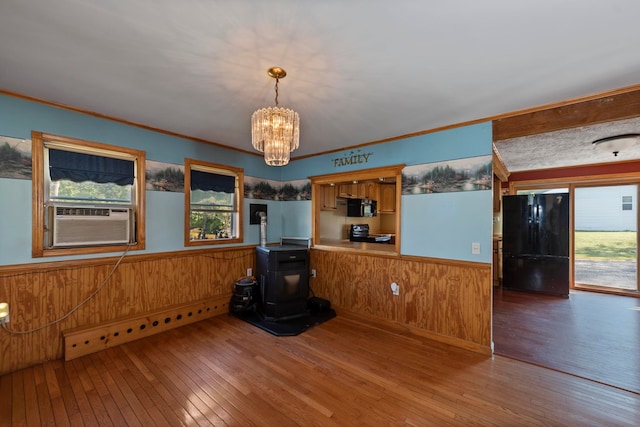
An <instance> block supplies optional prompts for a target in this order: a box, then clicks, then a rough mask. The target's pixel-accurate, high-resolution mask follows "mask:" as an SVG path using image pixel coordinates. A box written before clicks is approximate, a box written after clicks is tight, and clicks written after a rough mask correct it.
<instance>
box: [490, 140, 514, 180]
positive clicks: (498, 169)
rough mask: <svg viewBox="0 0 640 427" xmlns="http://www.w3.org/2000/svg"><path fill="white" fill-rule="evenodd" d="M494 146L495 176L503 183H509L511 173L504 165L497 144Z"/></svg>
mask: <svg viewBox="0 0 640 427" xmlns="http://www.w3.org/2000/svg"><path fill="white" fill-rule="evenodd" d="M491 145H492V152H493V155H492V160H493V174H494V175H495V176H497V177H498V179H499V180H500V181H501V182H506V181H509V174H510V172H509V171H508V170H507V165H505V164H504V160H502V156H501V155H500V153H499V152H498V149H497V148H496V144H491Z"/></svg>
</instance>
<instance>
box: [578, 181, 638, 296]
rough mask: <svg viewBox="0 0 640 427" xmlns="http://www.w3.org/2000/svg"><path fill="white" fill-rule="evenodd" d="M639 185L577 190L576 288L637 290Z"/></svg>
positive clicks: (581, 188) (579, 188) (580, 188)
mask: <svg viewBox="0 0 640 427" xmlns="http://www.w3.org/2000/svg"><path fill="white" fill-rule="evenodd" d="M637 200H638V185H635V184H633V185H610V186H600V187H576V188H575V222H574V224H575V225H574V236H575V237H574V238H575V240H574V242H575V244H574V254H575V263H574V265H575V279H574V282H575V284H576V286H578V287H579V286H581V285H585V286H589V287H593V286H597V287H604V288H612V289H621V290H625V291H629V290H631V291H636V290H638V282H637V267H638V264H637V257H638V245H637V242H638V237H637V232H638V227H637V223H638V221H637V218H638V211H637Z"/></svg>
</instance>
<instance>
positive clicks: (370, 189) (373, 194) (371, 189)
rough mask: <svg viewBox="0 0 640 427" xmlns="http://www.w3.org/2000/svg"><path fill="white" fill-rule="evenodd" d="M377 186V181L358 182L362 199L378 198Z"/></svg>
mask: <svg viewBox="0 0 640 427" xmlns="http://www.w3.org/2000/svg"><path fill="white" fill-rule="evenodd" d="M378 190H379V186H378V183H377V182H363V183H362V184H360V194H361V197H362V198H363V199H371V200H378V199H379V198H380V196H379V191H378Z"/></svg>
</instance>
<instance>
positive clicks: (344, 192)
mask: <svg viewBox="0 0 640 427" xmlns="http://www.w3.org/2000/svg"><path fill="white" fill-rule="evenodd" d="M339 187H340V189H339V192H340V197H358V184H353V183H343V184H340V185H339Z"/></svg>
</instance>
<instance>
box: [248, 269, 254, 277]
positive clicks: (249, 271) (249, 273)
mask: <svg viewBox="0 0 640 427" xmlns="http://www.w3.org/2000/svg"><path fill="white" fill-rule="evenodd" d="M247 276H253V268H247Z"/></svg>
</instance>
